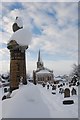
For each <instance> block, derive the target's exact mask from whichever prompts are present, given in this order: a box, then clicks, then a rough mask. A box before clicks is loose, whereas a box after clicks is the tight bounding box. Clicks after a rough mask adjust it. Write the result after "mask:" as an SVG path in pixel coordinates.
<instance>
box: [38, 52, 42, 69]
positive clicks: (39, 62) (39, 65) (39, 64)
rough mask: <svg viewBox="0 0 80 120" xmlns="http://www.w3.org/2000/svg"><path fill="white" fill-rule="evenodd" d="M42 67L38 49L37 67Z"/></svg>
mask: <svg viewBox="0 0 80 120" xmlns="http://www.w3.org/2000/svg"><path fill="white" fill-rule="evenodd" d="M42 67H43V62H42V59H41V55H40V50H39V53H38V62H37V68H42Z"/></svg>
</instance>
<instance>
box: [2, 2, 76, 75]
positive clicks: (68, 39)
mask: <svg viewBox="0 0 80 120" xmlns="http://www.w3.org/2000/svg"><path fill="white" fill-rule="evenodd" d="M0 5H1V4H0ZM0 9H1V10H0V12H1V13H0V21H1V22H0V38H2V39H0V66H2V69H0V72H3V71H4V72H7V71H9V62H10V61H9V59H10V56H9V54H10V53H9V50H8V49H7V42H8V40H9V39H10V37H11V36H12V34H13V31H12V24H13V23H14V20H15V17H16V16H20V17H22V19H23V23H24V26H25V27H29V28H30V29H31V31H32V42H31V44H30V46H29V48H28V50H27V51H26V63H27V71H28V72H32V71H33V69H36V62H37V57H38V51H39V49H40V50H41V57H42V61H43V62H44V65H45V67H47V68H49V69H51V70H53V71H54V74H55V75H56V74H68V73H70V71H71V70H72V65H73V64H74V63H77V61H78V56H77V55H78V3H77V2H61V3H60V2H43V3H41V2H34V3H31V2H7V3H6V2H5V3H2V5H1V6H0Z"/></svg>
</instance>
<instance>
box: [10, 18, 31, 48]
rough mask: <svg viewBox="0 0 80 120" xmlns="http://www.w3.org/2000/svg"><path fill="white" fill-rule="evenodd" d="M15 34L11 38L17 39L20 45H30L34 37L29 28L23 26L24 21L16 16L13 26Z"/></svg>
mask: <svg viewBox="0 0 80 120" xmlns="http://www.w3.org/2000/svg"><path fill="white" fill-rule="evenodd" d="M12 29H13V32H14V33H13V35H12V36H11V38H10V40H9V41H11V40H15V41H16V42H17V43H18V44H19V45H20V46H25V45H29V44H30V42H31V39H32V34H31V31H30V30H29V28H23V22H22V19H21V18H20V17H16V20H15V22H14V24H13V26H12Z"/></svg>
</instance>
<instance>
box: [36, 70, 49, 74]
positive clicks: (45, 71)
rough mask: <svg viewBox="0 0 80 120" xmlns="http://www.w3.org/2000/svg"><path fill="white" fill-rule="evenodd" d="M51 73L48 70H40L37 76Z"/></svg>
mask: <svg viewBox="0 0 80 120" xmlns="http://www.w3.org/2000/svg"><path fill="white" fill-rule="evenodd" d="M50 73H51V72H49V71H48V70H45V69H43V70H40V71H39V72H37V73H36V74H50Z"/></svg>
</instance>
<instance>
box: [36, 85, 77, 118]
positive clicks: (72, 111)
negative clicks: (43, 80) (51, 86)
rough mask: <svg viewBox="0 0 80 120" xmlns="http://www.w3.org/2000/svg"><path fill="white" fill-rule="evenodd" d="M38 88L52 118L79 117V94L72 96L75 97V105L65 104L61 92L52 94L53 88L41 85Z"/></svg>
mask: <svg viewBox="0 0 80 120" xmlns="http://www.w3.org/2000/svg"><path fill="white" fill-rule="evenodd" d="M38 89H39V90H40V92H41V96H42V98H43V101H45V103H46V105H47V106H48V108H49V111H50V116H51V118H78V96H76V99H75V98H74V97H75V96H72V97H71V98H72V99H73V100H74V99H75V101H74V102H75V105H74V104H73V105H66V106H65V105H63V104H62V101H63V99H64V98H63V95H61V94H59V93H58V91H57V92H56V95H52V94H51V92H52V91H51V90H47V89H45V88H42V87H41V86H40V85H39V86H38ZM42 89H43V90H42Z"/></svg>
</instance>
